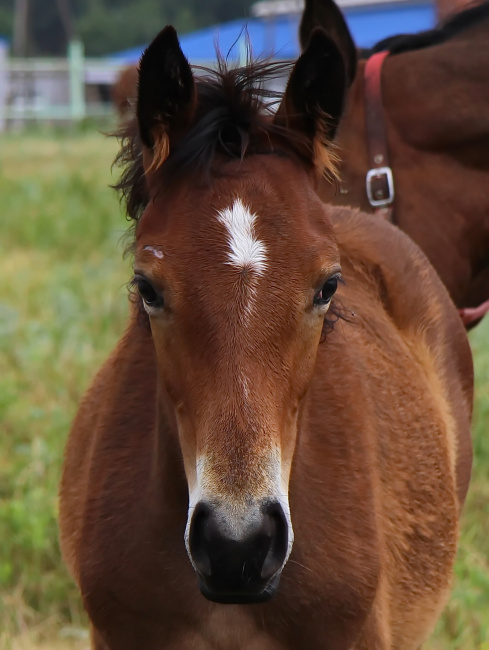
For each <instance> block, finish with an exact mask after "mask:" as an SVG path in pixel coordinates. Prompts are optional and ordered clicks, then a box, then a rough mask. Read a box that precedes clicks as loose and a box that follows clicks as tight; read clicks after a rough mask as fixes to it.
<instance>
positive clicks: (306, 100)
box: [274, 27, 347, 174]
mask: <svg viewBox="0 0 489 650" xmlns="http://www.w3.org/2000/svg"><path fill="white" fill-rule="evenodd" d="M346 87H347V77H346V70H345V64H344V61H343V57H342V55H341V53H340V51H339V49H338V48H337V46H336V45H335V43H334V42H333V41H332V40H331V38H330V37H329V36H328V35H327V34H326V32H325V31H324V30H323V29H321V28H320V27H318V28H316V29H314V31H313V32H312V34H311V38H310V40H309V44H308V46H307V47H306V49H305V50H304V52H303V54H302V55H301V56H300V57H299V59H298V60H297V62H296V64H295V66H294V68H293V70H292V73H291V75H290V78H289V81H288V83H287V88H286V89H285V94H284V97H283V99H282V103H281V104H280V106H279V108H278V111H277V113H276V116H275V119H274V122H275V124H277V125H279V126H282V127H285V128H287V129H288V130H291V131H295V132H296V133H298V134H299V135H301V136H303V138H304V139H305V141H306V142H308V143H309V151H310V153H311V157H312V160H311V162H312V163H313V164H314V165H315V167H316V168H318V169H319V170H320V171H321V172H322V171H325V169H326V170H327V171H329V172H332V173H333V174H334V173H335V169H334V162H335V160H334V154H333V153H332V152H331V149H330V145H331V144H332V141H333V138H334V136H335V134H336V129H337V127H338V123H339V120H340V118H341V114H342V112H343V103H344V98H345V92H346Z"/></svg>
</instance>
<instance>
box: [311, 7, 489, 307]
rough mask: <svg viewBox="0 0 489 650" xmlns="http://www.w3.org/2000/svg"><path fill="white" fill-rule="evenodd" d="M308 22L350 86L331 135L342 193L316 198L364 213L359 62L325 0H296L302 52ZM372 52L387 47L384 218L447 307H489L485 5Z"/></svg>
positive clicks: (488, 36) (488, 10)
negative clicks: (439, 287) (431, 270)
mask: <svg viewBox="0 0 489 650" xmlns="http://www.w3.org/2000/svg"><path fill="white" fill-rule="evenodd" d="M318 25H319V26H322V27H323V28H324V29H325V30H326V32H327V33H328V34H329V35H330V36H331V37H332V38H333V39H334V40H335V42H336V44H337V45H338V47H339V48H340V50H341V51H342V53H343V55H344V57H345V61H346V65H347V69H348V74H349V83H350V84H351V87H350V90H349V93H348V101H347V106H346V110H345V113H344V116H343V118H342V121H341V124H340V128H339V131H338V139H337V143H338V145H339V149H340V155H341V158H342V164H341V170H340V172H341V178H342V180H343V184H342V191H341V193H335V192H334V191H333V190H332V188H331V184H329V183H322V185H321V187H320V194H321V196H322V198H323V199H324V200H325V201H333V202H335V203H339V204H348V205H355V206H359V207H361V208H362V209H363V210H367V211H371V210H372V208H371V206H370V203H369V201H368V198H367V193H366V187H365V179H366V174H367V172H368V171H369V169H370V168H372V167H374V166H376V165H375V163H374V162H372V161H370V159H369V154H368V146H367V134H366V120H365V102H366V100H365V91H364V89H365V84H364V76H365V66H366V61H364V60H362V61H359V62H357V51H356V48H355V46H354V43H353V40H352V37H351V35H350V32H349V30H348V27H347V25H346V23H345V20H344V18H343V16H342V14H341V12H340V10H339V9H338V7H337V6H336V5H335V3H334V2H333V0H306V5H305V9H304V14H303V17H302V22H301V27H300V37H301V42H302V45H303V46H304V47H305V45H306V43H307V41H308V39H309V36H310V34H311V32H312V30H313V29H314V28H315V27H316V26H318ZM379 49H380V50H382V49H386V50H388V51H389V55H388V56H387V58H385V59H384V62H383V65H382V69H381V73H380V74H381V91H382V106H383V110H384V118H385V131H386V142H387V149H388V154H389V158H390V167H391V168H392V171H393V175H394V187H395V202H394V216H393V218H394V222H395V223H396V224H397V225H398V226H399V227H400V228H401V229H402V230H404V232H406V233H407V234H408V235H409V236H410V237H411V238H412V239H413V240H414V241H415V242H416V243H417V244H418V245H419V246H420V247H421V249H422V250H423V251H424V253H425V254H426V255H427V257H428V259H429V260H430V262H431V263H432V264H433V266H434V267H435V269H436V270H437V271H438V274H439V275H440V277H441V279H442V280H443V282H444V283H445V286H446V287H447V288H448V291H449V293H450V295H451V296H452V298H453V300H454V302H455V304H456V305H457V306H458V307H460V308H469V307H476V306H478V305H480V304H481V303H484V302H485V301H489V192H488V191H487V186H488V182H489V154H488V151H489V149H488V146H489V112H488V111H487V110H486V107H487V106H489V66H488V65H487V62H488V61H489V3H487V2H486V3H484V4H483V5H481V6H478V7H474V8H471V9H468V10H466V11H463V12H461V13H460V14H458V15H457V16H454V17H453V18H452V19H451V20H449V21H448V22H447V23H445V24H444V25H441V26H440V27H438V28H436V29H434V30H431V31H429V32H423V33H420V34H414V35H405V36H400V37H394V38H391V39H387V41H384V42H383V43H380V44H379V45H378V46H376V48H374V50H379ZM370 101H371V103H372V105H373V104H374V102H375V101H376V100H375V98H373V99H371V100H370ZM369 110H371V109H369ZM372 128H373V129H377V131H378V129H379V128H380V129H382V126H381V125H379V124H377V125H374V127H372ZM374 138H376V139H379V136H377V135H376V134H374ZM385 164H386V162H385V161H380V164H379V165H378V166H379V167H382V166H384V165H385ZM486 307H487V308H489V302H488V303H487V305H486Z"/></svg>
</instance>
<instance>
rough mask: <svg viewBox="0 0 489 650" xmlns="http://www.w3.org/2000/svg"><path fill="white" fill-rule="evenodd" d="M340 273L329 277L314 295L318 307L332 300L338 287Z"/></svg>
mask: <svg viewBox="0 0 489 650" xmlns="http://www.w3.org/2000/svg"><path fill="white" fill-rule="evenodd" d="M338 282H339V275H333V276H332V277H330V278H328V279H327V280H326V282H325V283H324V284H323V286H322V287H321V289H320V290H319V291H318V292H317V293H316V295H315V296H314V305H315V306H316V307H323V306H324V305H328V304H329V303H330V302H331V298H332V297H333V296H334V294H335V291H336V289H337V288H338Z"/></svg>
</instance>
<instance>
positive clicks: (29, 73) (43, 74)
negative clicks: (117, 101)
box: [0, 41, 123, 131]
mask: <svg viewBox="0 0 489 650" xmlns="http://www.w3.org/2000/svg"><path fill="white" fill-rule="evenodd" d="M121 67H123V66H121V64H120V63H116V62H111V61H110V60H107V59H90V58H85V57H84V54H83V46H82V44H81V43H80V42H78V41H74V42H73V43H71V44H70V47H69V50H68V56H67V58H65V59H32V58H29V59H14V58H9V57H8V55H7V51H6V49H5V48H2V47H1V45H0V131H1V130H5V129H8V128H9V126H11V125H15V126H22V125H24V124H28V123H33V122H53V123H59V122H77V121H81V120H83V119H85V118H87V117H89V118H104V117H107V116H109V115H111V114H112V113H113V110H114V109H113V105H112V101H111V87H112V85H113V83H114V81H115V80H116V78H117V76H118V74H119V72H120V70H121Z"/></svg>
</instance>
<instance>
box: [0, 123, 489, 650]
mask: <svg viewBox="0 0 489 650" xmlns="http://www.w3.org/2000/svg"><path fill="white" fill-rule="evenodd" d="M116 147H117V143H116V142H115V141H111V140H107V139H104V138H103V137H102V136H100V135H98V134H96V133H86V134H78V135H76V134H75V135H71V136H64V137H63V136H62V135H58V136H53V135H51V136H47V135H37V136H36V135H35V134H34V135H30V136H29V137H25V136H24V137H23V136H18V135H15V136H14V135H11V136H4V137H3V138H1V139H0V201H1V204H0V205H1V214H2V218H1V222H2V236H1V237H0V423H1V424H0V427H1V435H0V540H1V543H0V548H1V551H0V649H1V650H3V649H5V650H7V648H8V649H10V648H12V649H13V648H31V647H36V646H34V645H32V643H33V642H34V641H41V640H42V639H43V638H44V639H46V638H47V639H48V641H47V642H46V641H45V643H46V644H47V645H45V646H44V647H46V648H47V647H49V648H54V647H56V648H58V647H68V645H67V642H63V643H64V644H63V645H56V646H55V641H53V638H54V637H53V635H58V634H59V633H60V631H61V636H62V637H70V636H76V635H77V634H78V633H79V631H80V629H81V628H83V626H84V616H83V613H82V611H81V607H80V603H79V599H78V595H77V591H76V589H75V587H74V586H73V585H72V583H71V580H70V579H69V577H68V576H67V573H66V571H65V569H64V567H63V565H62V563H61V560H60V553H59V547H58V541H57V525H56V515H57V485H58V481H59V474H60V466H61V459H62V452H63V447H64V444H65V440H66V436H67V432H68V429H69V426H70V422H71V420H72V418H73V415H74V413H75V411H76V408H77V404H78V402H79V399H80V397H81V395H82V394H83V391H84V390H85V388H86V387H87V385H88V383H89V381H90V379H91V377H92V376H93V374H94V372H95V371H96V369H97V368H98V367H99V366H100V364H101V363H102V361H103V360H104V358H105V357H106V355H107V354H108V352H109V351H110V349H111V348H112V346H113V345H114V343H115V341H116V340H117V338H118V337H119V336H120V333H121V332H122V329H123V327H124V323H125V319H126V315H127V294H126V288H125V284H124V283H125V282H126V281H127V280H128V279H129V277H130V267H129V263H128V262H127V261H124V260H123V259H122V248H123V246H122V245H121V243H120V240H121V236H122V234H123V233H124V231H125V229H126V228H127V222H126V221H125V220H124V217H123V215H122V211H121V209H120V208H119V205H118V202H117V198H116V195H115V193H114V192H113V191H112V190H110V189H109V188H108V185H109V184H110V183H111V182H113V181H114V179H112V178H111V175H110V165H111V162H112V159H113V157H114V155H115V152H116ZM486 321H487V322H485V323H483V324H482V325H481V326H480V327H478V328H477V329H476V331H475V332H474V333H473V334H472V335H471V342H472V346H473V350H474V355H475V362H476V373H477V394H476V409H475V420H474V447H475V463H474V472H473V480H472V485H471V489H470V492H469V497H468V502H467V507H466V509H465V513H464V518H463V523H462V535H461V544H460V551H459V555H458V560H457V565H456V570H455V581H454V589H453V594H452V598H451V601H450V604H449V605H448V607H447V609H446V611H445V612H444V614H443V616H442V619H441V620H440V623H439V625H438V627H437V630H436V633H435V635H434V637H433V639H432V640H431V641H430V643H429V644H427V648H429V649H431V650H442V649H443V650H475V649H479V650H483V649H484V650H489V431H488V429H489V318H488V319H486ZM26 635H27V636H26ZM26 639H27V640H26ZM56 643H58V642H56ZM85 645H86V644H85ZM69 647H73V646H72V645H70V646H69Z"/></svg>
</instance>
